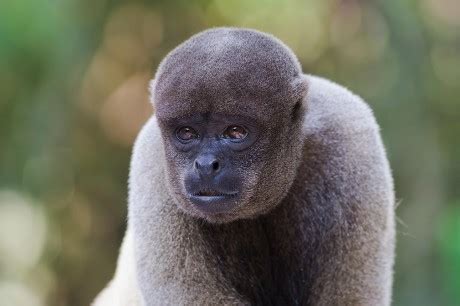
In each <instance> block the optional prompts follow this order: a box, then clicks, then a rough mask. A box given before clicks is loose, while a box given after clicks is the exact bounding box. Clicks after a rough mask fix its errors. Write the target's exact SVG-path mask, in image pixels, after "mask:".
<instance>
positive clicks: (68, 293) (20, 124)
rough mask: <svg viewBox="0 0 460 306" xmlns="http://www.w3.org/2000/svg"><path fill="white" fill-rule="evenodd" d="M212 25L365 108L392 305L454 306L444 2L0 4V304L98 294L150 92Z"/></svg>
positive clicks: (447, 8)
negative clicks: (231, 29) (381, 172)
mask: <svg viewBox="0 0 460 306" xmlns="http://www.w3.org/2000/svg"><path fill="white" fill-rule="evenodd" d="M221 25H232V26H246V27H252V28H256V29H260V30H263V31H266V32H270V33H273V34H274V35H276V36H278V37H279V38H280V39H282V40H283V41H285V42H286V43H287V44H288V45H289V46H290V47H291V48H292V49H293V50H294V52H295V53H296V54H297V55H298V57H299V59H300V60H301V62H302V65H303V68H304V71H305V72H308V73H313V74H318V75H321V76H325V77H328V78H330V79H332V80H334V81H336V82H339V83H341V84H344V85H345V86H347V87H348V88H350V89H351V90H353V91H354V92H356V93H357V94H359V95H361V96H362V97H363V98H364V99H365V100H367V101H368V102H369V104H370V105H371V106H372V108H373V109H374V111H375V115H376V117H377V119H378V121H379V122H380V124H381V128H382V135H383V138H384V142H385V144H386V147H387V151H388V155H389V158H390V160H391V164H392V168H393V172H394V176H395V183H396V191H397V198H398V203H399V204H400V205H399V207H398V209H397V215H398V233H397V239H398V243H397V260H396V269H395V283H394V305H460V98H459V97H460V5H459V3H458V1H457V0H420V1H414V0H394V1H391V0H389V1H358V0H347V1H338V0H322V1H296V0H290V1H287V0H286V1H275V0H265V1H263V0H237V1H229V0H199V1H185V0H181V1H121V0H117V1H116V0H100V1H90V0H1V1H0V305H2V306H3V305H5V306H19V305H21V306H23V305H25V306H29V305H30V306H41V305H43V306H45V305H53V306H54V305H88V304H89V303H90V301H91V300H92V299H93V298H94V296H95V295H96V294H97V293H98V292H99V291H100V290H101V289H102V287H103V286H104V285H105V284H106V282H107V281H108V280H109V279H110V277H111V275H112V274H113V272H114V268H115V261H116V257H117V250H118V247H119V244H120V240H121V238H122V235H123V231H124V228H125V220H126V197H127V183H126V181H127V175H128V166H129V158H130V151H131V145H132V143H133V140H134V138H135V136H136V133H137V132H138V130H139V128H140V127H141V126H142V124H143V122H144V121H145V120H146V119H147V118H148V117H149V116H150V114H151V113H152V109H151V107H150V105H149V104H148V93H147V84H148V81H149V78H151V77H152V75H153V73H154V71H155V69H156V66H157V65H158V63H159V61H160V60H161V58H163V57H164V56H165V54H166V53H167V52H168V51H169V50H171V49H172V48H173V47H174V46H176V45H177V44H178V43H180V42H181V41H183V40H185V39H186V38H188V37H189V36H190V35H192V34H194V33H196V32H198V31H200V30H203V29H206V28H209V27H213V26H221Z"/></svg>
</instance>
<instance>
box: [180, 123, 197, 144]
mask: <svg viewBox="0 0 460 306" xmlns="http://www.w3.org/2000/svg"><path fill="white" fill-rule="evenodd" d="M176 137H177V138H178V139H179V140H182V141H190V140H193V139H197V138H199V137H200V135H198V132H197V131H195V130H194V129H193V128H191V127H189V126H183V127H181V128H179V129H177V130H176Z"/></svg>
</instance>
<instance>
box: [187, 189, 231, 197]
mask: <svg viewBox="0 0 460 306" xmlns="http://www.w3.org/2000/svg"><path fill="white" fill-rule="evenodd" d="M236 195H237V193H236V192H233V193H223V192H219V191H216V190H211V189H205V190H200V191H198V192H196V193H194V194H193V196H195V197H235V196H236Z"/></svg>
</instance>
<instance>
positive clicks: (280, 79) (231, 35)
mask: <svg viewBox="0 0 460 306" xmlns="http://www.w3.org/2000/svg"><path fill="white" fill-rule="evenodd" d="M273 76H276V77H273ZM306 85H307V84H306V82H305V80H304V78H303V74H302V69H301V67H300V64H299V61H298V60H297V58H296V56H295V55H294V54H293V53H292V51H291V50H290V49H289V48H288V47H287V46H286V45H284V44H283V43H282V42H281V41H280V40H279V39H277V38H275V37H273V36H271V35H268V34H265V33H262V32H258V31H255V30H248V29H239V28H216V29H211V30H207V31H204V32H201V33H199V34H197V35H195V36H192V37H191V38H190V39H188V40H187V41H185V42H184V43H182V44H181V45H179V46H178V47H176V48H175V49H174V50H173V51H171V52H170V53H169V54H168V55H167V56H166V58H165V59H164V60H163V62H162V63H161V64H160V66H159V68H158V71H157V73H156V75H155V79H154V82H153V83H152V86H151V93H152V98H153V101H154V104H155V110H156V115H157V117H158V118H161V119H166V118H170V117H178V116H179V117H181V116H188V115H191V114H194V113H196V111H197V110H199V111H200V112H220V113H225V114H242V113H246V114H247V115H248V116H251V117H254V118H260V119H261V121H267V120H270V119H272V118H273V117H274V116H276V117H280V118H288V116H287V114H288V113H289V112H290V111H291V109H292V106H293V105H294V103H296V102H298V101H299V100H301V99H302V98H303V97H304V96H305V93H306ZM242 101H244V103H242ZM280 113H282V114H283V115H281V116H280Z"/></svg>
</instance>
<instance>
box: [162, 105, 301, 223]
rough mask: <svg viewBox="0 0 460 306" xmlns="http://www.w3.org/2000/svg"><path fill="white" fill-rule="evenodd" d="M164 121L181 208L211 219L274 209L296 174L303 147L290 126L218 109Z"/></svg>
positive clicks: (173, 189)
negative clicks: (295, 138) (295, 143)
mask: <svg viewBox="0 0 460 306" xmlns="http://www.w3.org/2000/svg"><path fill="white" fill-rule="evenodd" d="M271 125H273V126H277V125H276V124H273V123H271ZM160 127H161V129H162V134H163V139H164V141H165V150H166V156H167V178H168V185H169V189H170V191H171V194H172V196H173V197H174V199H175V200H176V203H178V205H179V207H180V208H182V210H184V211H185V212H187V213H189V214H191V215H194V216H197V217H201V218H204V219H206V220H208V221H210V222H219V223H220V222H229V221H232V220H235V219H240V218H251V217H255V216H258V215H260V214H261V213H264V212H267V211H269V210H270V209H271V208H273V207H274V206H275V205H276V204H278V203H279V202H280V201H281V199H282V197H284V196H285V194H286V192H287V189H288V188H289V186H290V184H291V183H292V178H293V177H294V176H295V168H296V167H297V164H298V163H297V162H296V160H297V159H298V158H297V156H295V155H297V154H299V153H298V150H293V148H296V149H297V146H295V145H294V146H293V145H292V143H289V142H290V141H293V139H292V136H289V135H287V134H288V130H289V129H286V128H284V129H283V128H280V127H276V128H275V129H273V128H269V127H268V126H267V123H263V122H257V121H256V120H255V119H254V118H250V117H246V116H243V115H227V114H216V113H205V114H195V115H193V116H190V117H186V118H178V119H169V120H166V121H165V120H163V121H162V120H160ZM291 132H292V130H291ZM293 154H294V155H293ZM280 155H281V157H282V158H280ZM286 161H287V162H286Z"/></svg>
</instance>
